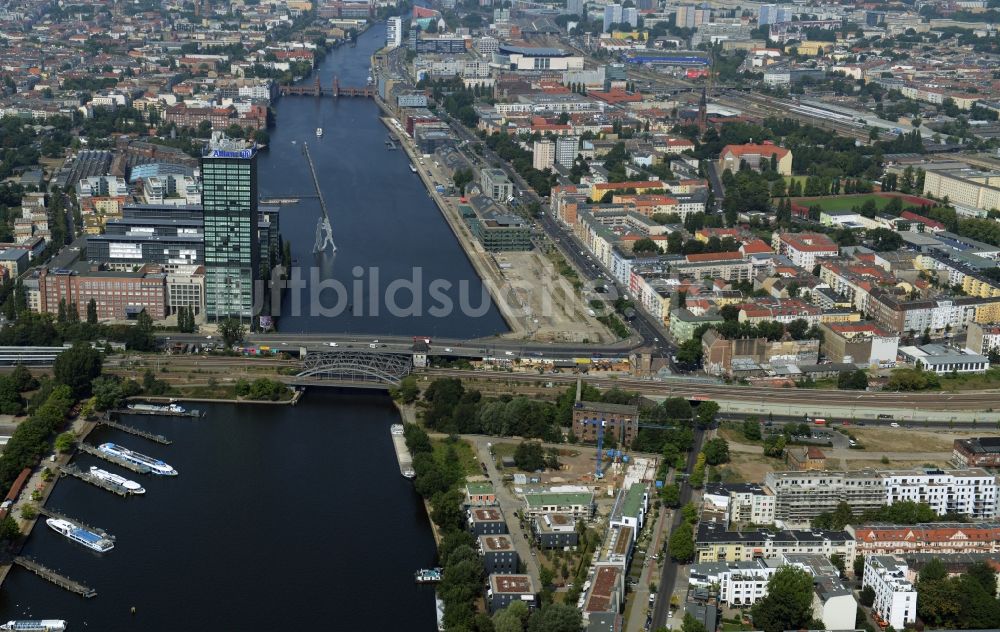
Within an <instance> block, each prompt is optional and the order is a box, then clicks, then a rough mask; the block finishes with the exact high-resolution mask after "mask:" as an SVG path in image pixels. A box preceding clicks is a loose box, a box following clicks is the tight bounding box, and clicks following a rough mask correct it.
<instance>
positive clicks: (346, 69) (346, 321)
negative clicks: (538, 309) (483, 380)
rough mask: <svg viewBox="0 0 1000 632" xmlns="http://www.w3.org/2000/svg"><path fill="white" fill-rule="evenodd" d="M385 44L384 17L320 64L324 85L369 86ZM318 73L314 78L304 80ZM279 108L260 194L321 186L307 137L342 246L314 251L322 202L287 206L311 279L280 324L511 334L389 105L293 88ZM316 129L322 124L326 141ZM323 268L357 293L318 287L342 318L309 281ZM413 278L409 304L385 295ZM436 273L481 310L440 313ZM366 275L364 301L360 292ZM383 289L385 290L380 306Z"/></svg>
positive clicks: (301, 328)
mask: <svg viewBox="0 0 1000 632" xmlns="http://www.w3.org/2000/svg"><path fill="white" fill-rule="evenodd" d="M384 43H385V24H384V23H380V24H377V25H375V26H374V27H373V28H371V29H369V30H368V31H367V32H365V33H364V34H363V35H361V36H360V37H359V38H358V43H357V45H356V46H351V45H345V46H342V47H340V48H339V49H337V50H334V51H332V52H330V54H328V55H327V57H326V59H325V60H324V61H323V63H322V64H321V65H320V66H319V68H318V69H317V73H318V74H319V77H320V81H321V83H322V84H323V86H324V87H327V88H329V87H330V86H331V85H332V83H333V77H334V75H337V76H338V77H339V78H340V83H341V85H343V86H364V85H365V84H366V82H367V78H368V72H369V60H370V58H371V55H372V54H373V53H374V52H375V51H376V50H378V49H379V48H381V47H382V46H383V44H384ZM312 81H313V78H312V77H310V78H308V79H306V80H304V83H311V82H312ZM276 113H277V125H276V127H275V128H274V129H272V130H271V146H270V148H269V149H268V150H267V151H264V152H261V154H260V156H259V158H258V163H259V166H258V170H259V191H260V195H261V197H265V198H266V197H279V198H280V197H286V196H296V195H303V194H314V193H315V187H314V186H313V182H312V178H311V176H310V174H309V168H308V165H307V162H306V159H305V157H304V155H303V152H302V144H303V143H308V144H309V153H310V154H311V155H312V158H313V162H314V163H315V165H316V172H317V178H318V180H319V181H320V187H321V189H322V191H323V196H324V199H325V201H326V205H327V208H328V212H329V215H330V220H331V225H332V227H333V238H334V242H335V243H336V246H337V250H336V254H333V255H331V254H330V253H329V251H326V252H325V253H324V254H322V255H314V254H313V247H314V245H315V242H316V239H315V235H316V222H317V219H318V218H319V217H320V216H321V215H322V210H321V207H320V205H319V202H318V201H317V200H315V199H303V200H302V201H301V202H299V203H298V204H293V205H288V206H286V207H284V209H283V210H282V215H281V233H282V235H283V236H284V238H285V239H289V240H291V243H292V250H293V259H294V261H295V263H296V265H297V267H298V268H300V269H301V278H302V279H303V280H304V281H305V282H306V283H307V284H308V285H309V286H310V287H308V288H306V289H305V290H302V291H300V292H299V295H300V297H301V302H300V305H299V308H298V309H296V308H295V305H293V303H292V298H291V294H292V293H291V292H289V294H288V296H286V300H285V301H284V304H283V305H282V316H281V319H280V321H279V328H280V330H281V331H284V332H324V331H328V332H344V333H358V334H390V333H391V334H399V335H414V336H418V335H430V336H447V337H451V338H474V337H479V336H491V335H493V334H496V333H499V332H505V331H507V326H506V323H504V321H503V318H502V316H501V315H500V313H499V311H498V310H497V309H496V307H495V305H494V304H493V303H492V301H491V300H490V299H489V296H488V294H486V293H485V292H484V289H483V285H482V282H481V281H480V279H479V277H478V276H477V274H476V272H475V269H474V268H473V267H472V265H471V264H470V263H469V260H468V258H467V257H466V256H465V253H464V252H463V250H462V247H461V245H460V244H459V243H458V241H457V240H456V239H455V237H454V235H453V233H452V232H451V229H450V228H449V227H448V224H447V222H446V221H445V220H444V218H443V217H442V216H441V213H440V211H439V210H438V208H437V206H436V205H435V204H434V202H433V200H432V199H431V197H430V195H429V194H428V192H427V189H426V188H425V187H424V185H423V183H422V181H421V180H420V178H419V177H418V176H417V175H416V174H414V173H412V172H411V171H410V169H409V160H408V158H407V156H406V153H405V152H404V151H403V150H402V149H396V150H389V149H387V148H386V145H385V140H386V138H387V137H388V134H389V130H388V129H387V128H386V127H385V125H384V124H383V123H382V122H381V121H380V120H379V116H380V110H379V108H378V106H377V105H376V104H375V103H374V101H373V100H371V99H363V98H341V99H331V98H322V99H317V98H314V97H298V96H293V97H285V98H283V99H281V100H280V101H279V102H278V105H277V108H276ZM317 127H322V128H323V131H324V134H323V137H322V138H319V139H318V138H316V128H317ZM293 267H296V266H293ZM314 268H315V270H316V277H315V278H316V279H318V280H323V279H330V280H335V281H337V282H339V284H340V285H341V286H342V287H343V288H345V289H346V291H347V293H346V295H345V296H344V298H343V300H341V301H340V302H339V307H340V308H342V311H341V310H338V309H337V308H338V300H337V295H336V294H335V291H334V290H326V291H324V292H323V293H322V294H321V295H320V300H321V302H322V306H323V307H326V308H329V309H331V310H334V311H338V312H339V313H338V314H337V315H320V313H319V311H318V310H317V309H316V306H315V305H314V301H312V300H310V295H311V288H312V287H316V288H318V287H319V285H318V284H316V283H309V281H310V279H311V278H312V276H311V272H312V269H314ZM414 278H417V279H418V282H417V283H416V285H417V287H418V288H419V289H418V291H417V292H416V295H417V297H418V298H417V301H414V300H413V298H412V294H411V293H410V292H409V291H408V290H406V289H402V290H401V291H399V292H397V293H396V295H395V297H396V300H395V305H396V306H397V307H399V308H400V310H401V311H397V312H396V314H395V315H394V314H393V313H392V307H391V305H389V304H388V301H386V300H385V296H386V291H387V290H389V289H390V284H392V283H393V281H397V280H409V281H411V282H412V281H413V280H414ZM435 280H437V281H438V282H439V283H443V284H446V285H447V286H448V289H447V290H445V291H444V295H445V296H447V297H448V298H449V299H450V300H451V301H452V303H453V304H454V305H455V306H456V307H457V306H458V305H459V303H460V301H461V300H462V293H463V289H462V288H463V286H464V288H465V290H464V293H465V294H467V295H468V300H467V301H466V303H467V304H468V305H469V306H470V307H471V308H472V309H470V310H464V311H463V312H461V313H459V312H452V313H449V314H446V315H444V316H443V317H442V316H435V315H432V313H431V309H430V308H431V307H434V306H436V305H439V304H440V303H441V302H440V301H438V300H435V299H434V295H433V294H431V292H430V289H429V288H430V284H431V283H432V282H434V281H435ZM357 282H360V287H361V288H362V292H361V294H360V295H359V296H360V297H361V300H356V297H355V294H354V288H355V284H356V283H357ZM373 295H374V296H377V297H378V300H377V301H376V302H375V303H376V304H375V308H373V307H372V298H373ZM418 303H419V304H418ZM479 308H481V309H479Z"/></svg>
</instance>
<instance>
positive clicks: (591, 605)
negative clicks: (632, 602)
mask: <svg viewBox="0 0 1000 632" xmlns="http://www.w3.org/2000/svg"><path fill="white" fill-rule="evenodd" d="M624 603H625V573H624V570H623V569H622V568H620V567H618V566H615V565H611V564H600V563H598V564H597V565H595V567H594V579H593V580H591V586H590V592H589V593H588V594H587V596H586V600H585V601H584V604H583V618H584V621H585V622H589V621H590V617H591V616H592V615H595V614H600V613H607V612H611V613H619V612H621V610H622V606H623V605H624Z"/></svg>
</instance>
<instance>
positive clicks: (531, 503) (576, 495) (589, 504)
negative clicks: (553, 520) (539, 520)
mask: <svg viewBox="0 0 1000 632" xmlns="http://www.w3.org/2000/svg"><path fill="white" fill-rule="evenodd" d="M524 505H525V508H524V513H525V515H526V516H528V517H532V518H534V517H536V516H542V515H545V514H553V513H560V514H568V515H570V516H572V518H573V520H590V518H591V516H593V515H594V494H593V493H592V492H529V493H526V494H524Z"/></svg>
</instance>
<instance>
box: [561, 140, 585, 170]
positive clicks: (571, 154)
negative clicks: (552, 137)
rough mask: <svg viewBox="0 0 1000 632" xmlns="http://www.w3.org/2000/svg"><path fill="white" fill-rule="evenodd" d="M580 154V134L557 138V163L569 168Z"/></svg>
mask: <svg viewBox="0 0 1000 632" xmlns="http://www.w3.org/2000/svg"><path fill="white" fill-rule="evenodd" d="M579 154H580V137H579V136H559V137H558V138H556V155H555V163H556V164H557V165H559V166H561V167H566V168H567V169H569V168H570V167H572V166H573V161H574V160H576V157H577V156H578V155H579Z"/></svg>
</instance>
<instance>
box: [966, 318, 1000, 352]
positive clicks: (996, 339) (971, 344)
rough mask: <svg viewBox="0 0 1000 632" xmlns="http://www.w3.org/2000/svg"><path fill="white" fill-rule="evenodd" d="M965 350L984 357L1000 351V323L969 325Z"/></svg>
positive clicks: (973, 323) (974, 323)
mask: <svg viewBox="0 0 1000 632" xmlns="http://www.w3.org/2000/svg"><path fill="white" fill-rule="evenodd" d="M965 348H966V349H968V350H970V351H972V352H973V353H978V354H980V355H984V356H989V355H990V354H991V353H992V352H994V351H1000V323H982V324H981V323H976V322H972V323H969V328H968V332H967V333H966V334H965Z"/></svg>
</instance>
